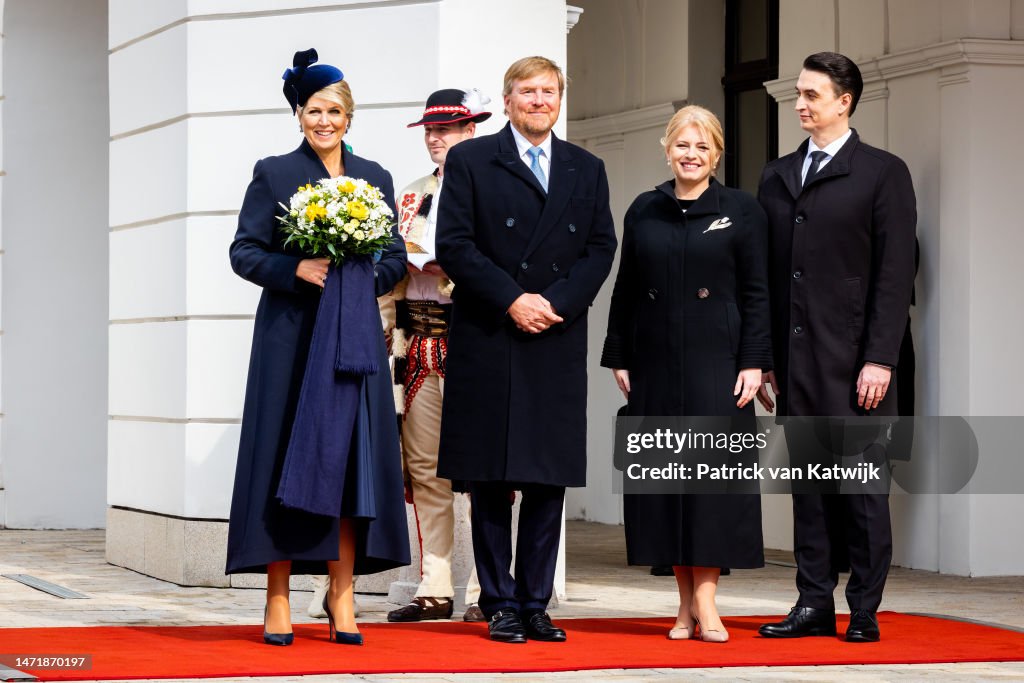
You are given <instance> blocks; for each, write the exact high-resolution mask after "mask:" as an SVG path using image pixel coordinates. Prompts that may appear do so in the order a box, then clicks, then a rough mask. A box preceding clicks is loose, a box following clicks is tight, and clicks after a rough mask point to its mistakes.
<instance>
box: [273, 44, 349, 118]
mask: <svg viewBox="0 0 1024 683" xmlns="http://www.w3.org/2000/svg"><path fill="white" fill-rule="evenodd" d="M317 59H318V55H317V54H316V50H314V49H313V48H309V49H308V50H303V51H302V52H296V53H295V57H294V58H292V68H290V69H285V72H284V75H283V76H281V78H283V79H284V98H285V99H286V100H288V104H290V105H291V106H292V113H293V114H294V113H295V109H296V108H297V107H301V106H305V104H306V101H307V100H308V99H309V98H310V97H311V96H312V95H313V93H315V92H317V91H319V90H321V89H322V88H324V87H326V86H328V85H330V84H331V83H337V82H338V81H340V80H342V79H343V78H345V74H343V73H341V69H339V68H337V67H334V66H331V65H330V64H316V63H315V62H316V60H317Z"/></svg>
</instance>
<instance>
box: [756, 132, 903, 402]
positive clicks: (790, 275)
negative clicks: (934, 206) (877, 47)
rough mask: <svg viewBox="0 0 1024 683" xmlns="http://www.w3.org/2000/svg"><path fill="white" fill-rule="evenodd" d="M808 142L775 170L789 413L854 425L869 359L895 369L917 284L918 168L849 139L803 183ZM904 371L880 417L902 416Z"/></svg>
mask: <svg viewBox="0 0 1024 683" xmlns="http://www.w3.org/2000/svg"><path fill="white" fill-rule="evenodd" d="M806 155H807V142H806V141H805V142H804V143H803V144H802V145H801V146H800V148H799V149H797V151H796V152H793V153H792V154H787V155H786V156H784V157H781V158H779V159H776V160H775V161H772V162H771V163H769V164H768V165H767V166H766V167H765V169H764V172H763V173H762V175H761V183H760V186H759V188H758V200H759V201H760V202H761V205H762V206H763V207H764V210H765V212H766V213H767V214H768V221H769V230H770V238H769V270H770V273H771V275H770V284H771V301H772V337H773V348H774V352H775V373H776V378H777V380H778V382H779V385H780V386H779V389H780V391H781V393H780V395H779V396H778V411H779V415H803V416H815V415H818V416H836V417H844V416H854V415H863V414H865V413H864V411H863V410H862V409H860V408H858V407H857V394H856V383H857V375H858V374H859V373H860V370H861V368H862V367H863V365H864V363H865V362H873V363H880V364H883V365H888V366H890V367H893V368H895V367H896V366H897V363H898V361H899V352H900V344H901V342H902V340H903V332H904V329H905V328H906V324H907V315H908V312H909V309H910V292H911V289H912V288H913V284H914V235H915V232H916V226H917V203H916V200H915V198H914V187H913V184H912V182H911V178H910V171H909V170H908V169H907V166H906V164H905V163H903V161H902V160H901V159H900V158H899V157H897V156H895V155H893V154H890V153H889V152H886V151H884V150H881V149H876V148H875V147H871V146H869V145H867V144H865V143H863V142H861V140H860V138H859V137H858V135H857V132H856V131H852V134H851V135H850V138H849V139H848V140H847V141H846V143H845V144H844V145H843V146H842V148H841V149H840V150H839V151H838V152H837V153H836V155H835V157H833V158H832V160H831V161H829V162H828V164H827V165H826V166H825V167H824V168H823V169H821V171H820V172H819V173H818V174H817V175H815V176H814V177H813V178H810V179H809V181H808V182H807V183H806V184H805V185H803V186H801V178H800V174H801V169H802V166H803V163H804V158H805V157H806ZM895 379H896V373H893V378H892V383H891V385H890V388H889V391H888V393H887V394H886V397H885V399H884V400H883V401H882V402H881V403H880V404H879V405H878V407H877V408H876V409H875V410H874V411H872V414H873V415H879V416H890V415H896V414H897V390H898V387H897V386H896V383H895Z"/></svg>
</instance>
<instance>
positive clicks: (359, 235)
mask: <svg viewBox="0 0 1024 683" xmlns="http://www.w3.org/2000/svg"><path fill="white" fill-rule="evenodd" d="M352 236H353V237H355V238H356V239H357V240H359V241H360V242H362V241H363V240H364V239H366V233H364V232H363V231H362V230H356V231H355V232H354V233H352Z"/></svg>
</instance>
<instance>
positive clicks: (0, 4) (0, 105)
mask: <svg viewBox="0 0 1024 683" xmlns="http://www.w3.org/2000/svg"><path fill="white" fill-rule="evenodd" d="M3 54H4V0H0V133H2V132H3V130H4V128H3V120H4V87H3V82H4V76H3V74H4V69H3ZM3 158H4V141H3V135H0V273H3V262H4V261H3V259H4V249H3V227H4V221H3V196H4V176H6V175H7V171H5V170H4V164H3ZM2 301H3V278H2V277H0V302H2ZM3 342H4V329H3V305H2V304H0V386H2V385H3V374H2V373H3V365H2V359H3ZM3 418H4V413H3V392H2V391H0V529H3V528H4V527H5V526H6V520H7V492H6V491H5V490H4V448H3V426H4V421H3Z"/></svg>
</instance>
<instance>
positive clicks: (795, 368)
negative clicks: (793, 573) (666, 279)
mask: <svg viewBox="0 0 1024 683" xmlns="http://www.w3.org/2000/svg"><path fill="white" fill-rule="evenodd" d="M863 87H864V84H863V80H862V78H861V75H860V70H859V69H858V68H857V65H856V64H854V63H853V62H852V61H851V60H850V59H849V58H847V57H845V56H843V55H840V54H836V53H833V52H821V53H817V54H814V55H811V56H810V57H808V58H807V59H806V60H804V64H803V70H802V71H801V72H800V76H799V78H798V80H797V83H796V90H797V101H796V112H797V114H798V115H799V117H800V126H801V128H803V130H804V131H806V132H807V133H809V134H810V138H809V139H808V140H806V141H805V142H804V143H803V144H802V145H800V147H799V148H798V149H797V151H796V152H794V153H792V154H788V155H786V156H784V157H782V158H780V159H777V160H775V161H773V162H771V163H769V164H768V165H767V166H766V167H765V170H764V173H763V174H762V176H761V184H760V187H759V189H758V199H759V200H760V202H761V204H762V206H763V207H764V209H765V212H766V213H767V214H768V220H769V232H770V236H769V263H770V273H769V283H770V293H771V304H772V309H773V310H772V335H773V340H772V342H773V343H772V345H773V349H774V353H775V371H774V373H772V372H769V373H766V375H767V376H766V378H765V379H764V384H765V385H771V387H772V389H773V390H774V392H775V394H776V400H777V401H778V404H779V415H787V416H800V417H820V418H823V419H824V418H833V419H831V420H828V421H825V422H822V421H820V420H819V421H816V422H815V424H811V425H808V424H807V423H806V422H804V421H799V420H797V421H791V422H790V423H788V424H787V425H786V438H787V442H788V444H789V448H790V454H791V457H794V458H796V459H798V460H799V459H801V458H806V456H807V455H808V453H807V450H808V448H807V444H808V439H807V438H806V437H807V436H808V434H810V435H811V436H814V437H816V438H812V439H810V440H809V442H810V443H811V444H812V445H814V444H815V442H816V441H817V439H818V438H820V435H821V433H822V429H821V428H823V427H827V428H825V429H824V431H825V432H828V431H829V429H831V428H832V426H834V425H835V424H837V423H836V421H835V420H834V418H842V419H843V420H842V421H844V422H849V421H850V418H854V419H856V418H858V417H861V416H880V417H883V418H885V417H888V416H895V415H897V414H898V413H897V396H896V389H897V387H896V377H895V374H894V370H895V368H896V366H897V364H898V362H899V357H900V356H899V354H900V344H901V342H902V340H903V333H904V329H905V328H906V323H907V315H908V311H909V308H910V292H911V289H912V287H913V283H914V233H915V228H916V224H917V209H916V201H915V198H914V188H913V185H912V183H911V178H910V172H909V170H908V169H907V166H906V164H905V163H903V161H902V160H900V159H899V158H898V157H896V156H894V155H892V154H890V153H888V152H885V151H883V150H880V149H876V148H874V147H870V146H868V145H867V144H865V143H864V142H862V141H861V140H860V138H859V137H858V135H857V131H855V130H853V129H852V128H850V116H851V115H852V114H853V112H854V110H855V109H856V107H857V100H858V99H859V98H860V94H861V91H862V90H863ZM759 397H760V399H761V402H762V403H763V404H765V406H766V407H767V408H768V409H769V410H770V409H771V407H772V405H773V402H772V399H771V398H770V397H769V395H768V393H767V391H766V390H765V386H762V388H761V392H760V393H759ZM808 427H809V428H810V430H811V431H810V432H809V431H808ZM832 433H833V434H834V433H835V432H834V430H833V432H832ZM846 434H847V435H849V434H850V432H849V431H847V432H846ZM883 441H884V439H883ZM877 447H883V448H884V444H877V445H876V447H873V448H875V449H876V450H869V451H865V452H864V453H863V456H861V457H864V458H865V459H869V458H871V457H872V455H873V456H875V457H877V456H878V450H877ZM856 450H857V449H854V451H856ZM882 452H883V453H884V450H883V451H882ZM836 455H837V456H838V455H839V454H836ZM845 455H847V456H849V457H854V458H856V457H857V455H856V454H855V453H854V452H847V453H845ZM845 460H846V458H844V461H845ZM793 515H794V553H795V555H796V564H797V577H796V583H797V588H798V590H799V592H800V597H799V600H798V601H797V604H796V607H794V608H793V609H792V610H791V611H790V613H789V616H787V617H786V619H784V620H783V621H782V622H780V623H776V624H766V625H764V626H762V627H761V630H760V633H761V635H763V636H765V637H775V638H794V637H801V636H813V635H835V633H836V617H835V604H834V601H833V597H832V593H833V590H834V589H835V587H836V585H837V583H838V572H839V571H843V570H845V569H846V568H847V566H848V567H849V570H850V580H849V582H848V583H847V586H846V600H847V603H848V604H849V606H850V610H851V616H850V625H849V627H848V628H847V630H846V640H848V641H851V642H868V641H875V640H878V638H879V630H878V621H877V619H876V616H875V613H876V611H877V609H878V606H879V604H880V603H881V600H882V589H883V588H884V586H885V579H886V576H887V573H888V570H889V563H890V561H891V559H892V530H891V527H890V522H889V498H888V494H887V492H883V493H853V494H845V495H837V494H831V493H830V494H821V493H796V492H794V495H793Z"/></svg>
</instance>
